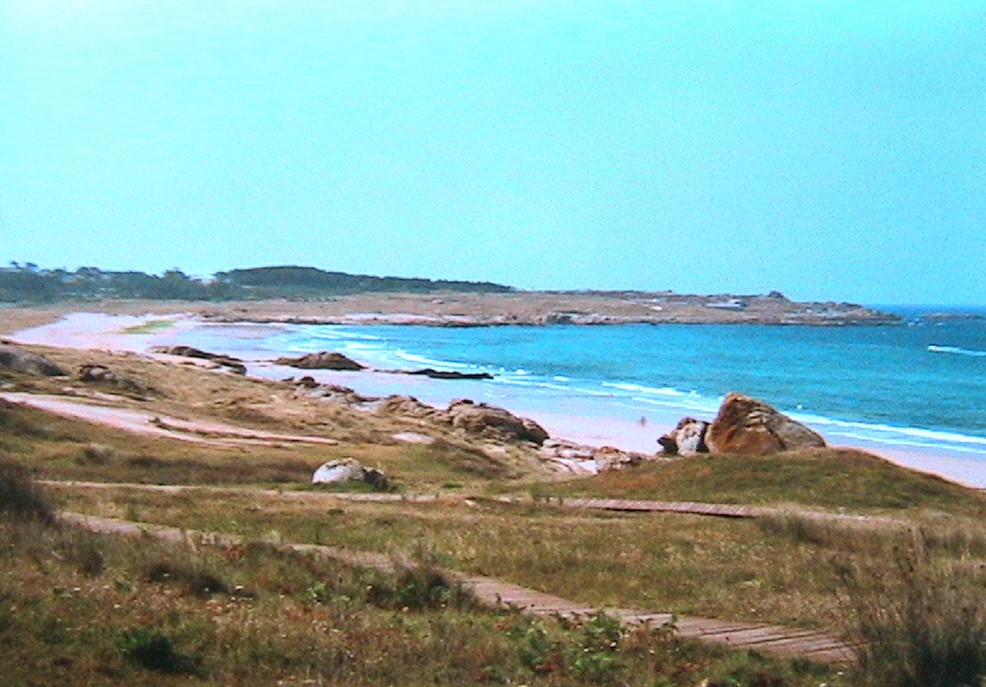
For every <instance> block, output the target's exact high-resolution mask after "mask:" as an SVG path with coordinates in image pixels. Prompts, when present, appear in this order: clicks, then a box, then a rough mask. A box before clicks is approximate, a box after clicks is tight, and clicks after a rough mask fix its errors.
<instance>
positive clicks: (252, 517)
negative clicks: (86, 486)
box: [57, 488, 840, 627]
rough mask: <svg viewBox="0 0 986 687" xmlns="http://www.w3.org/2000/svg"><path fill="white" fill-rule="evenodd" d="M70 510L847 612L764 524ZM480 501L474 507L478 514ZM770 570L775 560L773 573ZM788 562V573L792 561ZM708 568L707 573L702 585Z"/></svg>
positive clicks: (556, 578)
mask: <svg viewBox="0 0 986 687" xmlns="http://www.w3.org/2000/svg"><path fill="white" fill-rule="evenodd" d="M57 493H58V497H59V500H60V502H62V503H64V504H65V507H66V508H69V509H72V510H81V511H83V512H88V513H93V514H97V515H104V516H109V517H131V518H132V517H133V516H134V515H138V516H139V517H140V518H141V519H142V520H144V521H147V522H154V523H161V524H169V525H175V526H180V527H188V528H195V529H204V530H220V531H225V532H231V533H236V534H241V535H244V536H247V537H266V536H272V533H273V532H276V533H277V536H278V537H280V538H283V539H284V540H288V541H298V542H305V543H314V544H330V545H335V546H344V547H349V548H353V549H356V550H366V551H374V552H378V553H384V554H403V555H409V556H411V557H414V556H416V555H417V554H418V552H420V551H422V550H424V551H429V552H432V553H433V554H434V555H435V556H437V559H438V561H439V562H440V563H441V564H443V565H447V566H450V567H453V568H455V569H458V570H462V571H468V572H475V573H480V574H486V575H491V576H494V577H500V578H503V579H506V580H509V581H512V582H515V583H517V584H521V585H524V586H528V587H533V588H536V589H541V590H544V591H549V592H551V593H554V594H558V595H560V596H563V597H565V598H570V599H573V600H576V601H582V602H584V603H587V604H599V605H608V606H614V607H636V608H642V609H649V610H654V611H675V612H677V613H681V614H695V615H706V616H711V617H720V618H727V619H731V620H753V621H765V622H788V623H793V624H807V625H812V626H816V627H826V626H828V625H829V624H830V623H831V622H833V620H834V618H836V617H837V616H838V614H839V612H840V610H839V608H838V607H837V605H836V604H834V597H833V592H834V590H835V586H836V583H837V578H836V575H835V574H834V571H833V570H831V569H830V568H828V567H824V566H822V567H820V566H818V564H817V562H818V560H817V556H818V550H817V547H815V546H813V545H809V544H802V543H798V542H793V541H791V540H790V539H789V538H787V537H769V538H765V537H764V536H763V533H762V531H761V530H760V529H759V528H758V527H757V525H756V524H755V523H753V522H732V521H726V520H720V519H707V518H695V517H692V516H684V515H668V514H664V515H662V514H652V515H639V516H638V515H634V516H623V515H615V514H608V513H585V514H577V513H573V512H571V511H567V510H559V509H555V508H551V507H544V506H536V505H529V506H506V505H503V504H497V503H488V502H483V501H481V500H479V501H475V500H474V501H470V502H469V503H462V502H451V503H441V502H440V503H426V504H411V503H391V504H380V503H375V504H369V503H354V502H344V501H336V502H335V503H327V502H326V501H325V500H324V499H321V498H318V499H311V500H308V501H305V500H299V499H298V498H297V497H292V496H291V495H285V496H284V497H280V498H278V497H261V496H260V495H257V494H255V493H250V492H249V491H248V492H233V491H229V492H223V493H214V494H209V495H208V497H205V498H203V497H202V496H198V495H193V494H180V495H170V494H155V493H147V492H136V491H130V490H127V489H122V488H121V489H117V490H113V491H112V492H109V493H107V492H106V491H105V490H99V491H98V492H95V491H74V490H67V489H66V490H58V492H57ZM470 504H471V505H470ZM765 561H771V562H772V563H771V564H770V565H767V564H766V563H765ZM780 562H783V564H782V565H781V564H779V563H780ZM696 571H701V574H697V572H696Z"/></svg>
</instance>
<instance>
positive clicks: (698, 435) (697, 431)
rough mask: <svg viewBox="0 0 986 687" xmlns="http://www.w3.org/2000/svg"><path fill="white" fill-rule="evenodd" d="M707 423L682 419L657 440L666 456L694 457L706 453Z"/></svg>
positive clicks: (686, 418)
mask: <svg viewBox="0 0 986 687" xmlns="http://www.w3.org/2000/svg"><path fill="white" fill-rule="evenodd" d="M708 429H709V423H708V422H706V421H705V420H696V419H695V418H693V417H683V418H681V420H680V421H679V422H678V426H677V427H675V428H674V429H672V430H671V431H670V432H668V433H667V434H665V435H664V436H662V437H661V438H660V439H658V440H657V443H659V444H660V445H661V447H662V448H663V449H664V452H665V453H667V454H668V455H672V456H674V455H679V456H694V455H695V454H697V453H708V452H709V447H708V446H706V445H705V434H706V432H707V431H708Z"/></svg>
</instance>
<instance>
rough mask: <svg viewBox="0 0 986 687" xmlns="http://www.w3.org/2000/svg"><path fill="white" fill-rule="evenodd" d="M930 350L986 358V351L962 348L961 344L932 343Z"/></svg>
mask: <svg viewBox="0 0 986 687" xmlns="http://www.w3.org/2000/svg"><path fill="white" fill-rule="evenodd" d="M928 350H929V351H931V352H932V353H952V354H954V355H968V356H972V357H974V358H986V351H977V350H975V349H971V348H960V347H959V346H936V345H935V344H932V345H930V346H928Z"/></svg>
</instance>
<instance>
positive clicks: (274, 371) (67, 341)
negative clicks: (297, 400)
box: [6, 309, 986, 489]
mask: <svg viewBox="0 0 986 687" xmlns="http://www.w3.org/2000/svg"><path fill="white" fill-rule="evenodd" d="M21 321H23V322H28V323H30V324H34V323H36V322H44V324H41V325H40V326H35V327H30V328H28V329H24V330H21V331H16V332H13V333H8V334H7V336H6V338H8V339H10V340H12V341H15V342H19V343H23V344H34V345H39V346H51V347H63V348H74V349H81V350H87V349H92V350H102V351H109V352H124V351H131V352H136V353H141V354H144V355H148V354H150V353H149V352H150V350H151V348H153V347H154V346H158V345H172V344H176V343H187V344H189V345H193V346H194V345H196V343H195V341H194V340H186V338H187V337H186V335H188V334H190V332H191V330H193V329H194V328H195V326H196V325H197V324H198V320H197V319H196V318H195V316H194V315H193V314H191V313H188V312H179V311H174V310H172V311H170V312H168V311H165V312H161V311H159V312H156V313H145V314H136V313H135V312H123V313H120V314H107V313H92V312H65V311H58V310H56V309H53V310H51V311H46V312H45V313H42V314H40V315H37V316H36V317H32V316H22V317H21ZM224 352H226V351H224ZM152 355H153V354H152ZM157 357H159V358H161V359H169V358H170V356H166V357H162V356H157ZM170 362H174V360H173V359H171V360H170ZM184 362H187V361H184ZM247 362H248V371H249V374H251V375H253V376H257V377H264V378H268V379H285V378H288V377H299V376H302V375H310V376H312V377H314V378H315V379H316V380H317V381H319V382H322V383H331V384H339V385H343V386H348V387H350V388H353V389H354V390H355V391H357V392H358V393H360V394H364V395H369V396H386V395H390V394H403V395H410V396H415V397H417V398H418V399H420V400H421V401H424V402H426V403H430V404H432V405H436V406H445V405H447V404H448V403H449V402H450V401H451V400H453V399H455V398H472V399H473V400H475V401H479V402H486V403H490V404H494V405H500V406H502V407H506V408H507V409H509V410H511V411H512V412H515V413H518V414H521V415H526V416H528V417H531V418H533V419H534V420H536V421H537V422H539V423H540V424H542V425H543V426H544V427H545V429H547V430H548V431H549V433H550V434H551V435H552V437H555V438H561V439H566V440H569V441H574V442H577V443H581V444H586V445H590V446H607V445H608V446H616V447H617V448H621V449H624V450H628V451H637V452H641V453H647V454H651V453H655V452H656V451H657V437H659V436H660V435H661V434H663V433H664V432H665V431H667V429H669V428H672V427H674V425H675V424H676V423H677V422H678V420H679V419H680V417H681V416H682V414H684V413H683V412H682V411H679V410H676V409H672V408H668V409H656V410H654V411H648V414H647V415H646V416H645V417H643V418H642V417H641V416H639V415H637V414H634V413H630V412H629V411H628V410H626V409H622V411H616V412H614V413H613V414H611V415H608V416H592V417H587V416H585V415H584V414H581V413H580V412H579V409H578V408H576V407H574V406H573V407H564V404H562V405H561V406H560V407H558V408H555V409H551V410H545V409H544V408H539V407H537V406H536V405H533V404H530V403H525V399H524V396H523V394H522V393H520V392H518V393H516V394H511V393H509V392H504V390H503V389H502V388H493V387H492V386H491V385H484V384H483V383H482V382H474V381H466V382H462V381H456V382H454V383H451V384H450V383H446V382H442V381H437V380H432V379H428V378H425V377H418V376H413V377H412V376H408V375H399V374H389V373H381V372H369V371H363V372H333V371H325V370H304V371H301V370H296V369H293V368H290V367H286V366H278V365H273V364H271V363H270V362H269V361H264V360H263V359H262V358H261V357H260V356H255V357H253V358H252V359H249V358H248V360H247ZM621 412H622V415H621V414H620V413H621ZM822 433H823V435H824V431H823V432H822ZM838 443H839V444H840V445H845V446H847V447H851V448H858V449H862V450H865V451H868V452H870V453H873V454H876V455H879V456H881V457H883V458H885V459H887V460H889V461H891V462H894V463H896V464H898V465H900V466H903V467H907V468H910V469H914V470H918V471H921V472H925V473H929V474H934V475H938V476H940V477H943V478H945V479H948V480H951V481H955V482H958V483H960V484H964V485H966V486H970V487H974V488H980V489H983V488H986V469H984V465H986V462H984V459H986V456H978V455H964V454H961V453H958V452H954V451H953V452H949V451H947V450H944V449H934V448H932V449H927V448H924V447H921V448H914V449H906V448H901V447H899V446H888V445H884V444H879V443H877V442H872V441H864V440H851V441H849V442H838Z"/></svg>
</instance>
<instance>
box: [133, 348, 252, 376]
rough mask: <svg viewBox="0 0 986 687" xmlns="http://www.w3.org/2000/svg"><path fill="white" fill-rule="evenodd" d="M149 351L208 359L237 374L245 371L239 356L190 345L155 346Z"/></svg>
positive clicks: (242, 373)
mask: <svg viewBox="0 0 986 687" xmlns="http://www.w3.org/2000/svg"><path fill="white" fill-rule="evenodd" d="M151 351H153V352H154V353H163V354H164V355H177V356H180V357H182V358H195V359H197V360H208V361H209V362H212V363H215V364H216V365H219V366H220V367H225V368H226V369H228V370H229V371H231V372H234V373H236V374H238V375H245V374H246V371H247V369H246V365H244V364H243V361H242V360H240V359H239V358H234V357H233V356H231V355H224V354H222V353H210V352H209V351H203V350H201V349H198V348H193V347H192V346H155V347H154V348H152V349H151Z"/></svg>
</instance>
